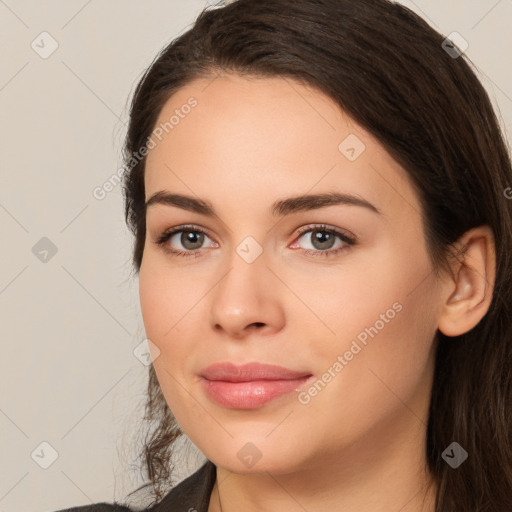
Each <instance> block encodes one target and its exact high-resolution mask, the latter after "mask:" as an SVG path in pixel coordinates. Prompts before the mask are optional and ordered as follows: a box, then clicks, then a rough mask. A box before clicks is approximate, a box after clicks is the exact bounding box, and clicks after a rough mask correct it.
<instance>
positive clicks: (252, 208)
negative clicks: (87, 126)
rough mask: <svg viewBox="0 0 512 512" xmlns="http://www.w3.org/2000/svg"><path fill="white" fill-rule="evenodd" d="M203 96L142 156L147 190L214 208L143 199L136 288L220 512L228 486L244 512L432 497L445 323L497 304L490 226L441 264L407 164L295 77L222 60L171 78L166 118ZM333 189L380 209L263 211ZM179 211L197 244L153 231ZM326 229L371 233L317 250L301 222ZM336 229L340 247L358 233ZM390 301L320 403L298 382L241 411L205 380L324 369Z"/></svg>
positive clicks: (412, 509) (408, 511) (461, 322)
mask: <svg viewBox="0 0 512 512" xmlns="http://www.w3.org/2000/svg"><path fill="white" fill-rule="evenodd" d="M190 97H194V98H195V99H196V100H197V102H198V103H197V106H196V107H195V108H194V109H193V110H192V111H191V112H190V113H189V114H188V115H187V116H185V117H184V118H183V119H180V122H179V124H177V125H176V126H174V127H173V129H172V130H170V131H169V133H168V134H166V135H165V136H164V137H162V140H161V141H158V144H157V145H156V146H155V147H154V148H153V149H151V150H150V152H149V154H148V157H147V164H146V176H145V186H146V199H149V198H150V197H151V196H152V195H153V194H154V193H156V192H158V191H166V192H172V193H179V194H185V195H189V196H192V197H194V198H201V199H203V200H205V201H208V202H210V203H211V204H212V205H213V207H214V208H215V210H216V212H217V214H218V217H217V218H216V217H208V216H205V215H203V214H199V213H196V212H190V211H187V210H185V209H182V208H178V207H176V206H170V205H162V204H154V205H152V206H150V207H148V211H147V219H146V220H147V237H146V242H145V244H146V245H145V248H144V256H143V260H142V265H141V268H140V274H139V289H140V302H141V310H142V315H143V319H144V325H145V329H146V334H147V337H148V338H149V339H150V340H151V341H152V342H153V343H154V346H153V350H152V354H153V358H154V363H153V364H154V367H155V370H156V373H157V376H158V379H159V382H160V385H161V387H162V391H163V393H164V396H165V398H166V400H167V403H168V405H169V407H170V408H171V410H172V411H173V413H174V415H175V417H176V419H177V421H178V423H179V425H180V426H181V428H182V429H183V430H184V431H185V433H186V434H187V435H188V437H189V438H190V439H191V441H192V442H193V443H194V444H195V445H196V446H197V447H198V448H199V450H200V451H201V452H202V453H203V454H204V455H205V456H206V457H208V458H209V459H210V460H212V461H213V462H214V463H215V464H216V466H217V483H216V485H215V487H214V490H213V492H212V496H211V500H210V507H209V511H210V512H212V511H219V510H221V508H220V505H219V494H220V500H221V501H222V510H223V511H224V512H229V511H234V510H239V509H240V506H241V504H243V509H244V511H247V512H252V511H260V512H261V511H267V512H271V511H272V512H285V511H286V512H292V511H304V510H308V511H309V512H320V511H324V510H344V511H345V512H356V511H357V512H367V511H368V512H369V511H371V512H379V511H382V512H384V511H385V512H389V511H395V510H396V511H398V510H400V511H401V512H420V511H421V512H423V511H433V510H434V502H433V498H434V493H435V490H436V487H435V484H433V485H432V486H431V487H430V488H429V489H428V488H427V484H428V483H429V482H430V475H429V473H428V471H427V470H426V458H425V452H424V443H425V436H426V425H427V421H428V406H429V400H430V394H431V386H432V379H433V370H434V353H435V334H436V331H437V329H440V330H441V331H443V332H444V333H445V334H447V335H449V336H455V335H457V334H461V333H463V332H466V331H468V330H469V329H471V328H472V327H473V326H474V325H476V324H477V323H478V321H479V320H480V319H481V318H482V317H483V316H484V314H485V313H486V311H487V310H488V307H489V304H490V299H491V293H492V286H493V282H494V252H493V251H494V248H493V240H492V235H491V233H490V231H489V230H488V229H487V228H486V227H480V228H475V229H474V230H472V231H471V232H468V233H466V234H465V236H464V237H463V238H462V239H461V240H460V243H461V244H462V243H464V244H466V245H467V248H468V251H467V253H466V256H465V259H464V260H460V259H459V260H456V261H453V262H452V267H451V268H452V272H451V273H449V274H448V273H443V274H442V276H441V277H436V276H435V274H434V273H433V271H432V265H431V262H430V260H429V257H428V253H427V247H426V244H425V240H424V231H423V226H422V222H421V215H420V212H421V208H420V204H419V200H418V197H417V194H416V193H415V191H414V189H413V187H412V185H411V183H410V181H409V179H408V177H407V174H406V172H405V171H404V170H403V169H402V168H401V167H400V166H399V165H398V164H397V163H396V162H395V161H394V160H393V159H392V158H391V157H390V156H389V155H388V153H387V152H386V151H385V150H384V149H383V147H382V146H381V145H380V144H379V142H378V141H377V140H376V139H375V138H374V137H372V136H371V135H370V134H369V133H367V132H366V131H365V130H364V129H362V128H361V127H360V126H359V125H358V124H356V123H355V122H354V121H353V120H351V119H350V118H349V117H348V116H347V115H346V114H345V113H344V112H342V111H341V110H340V109H339V107H338V106H337V105H336V104H335V103H333V101H332V100H330V99H329V98H328V97H326V96H325V95H323V94H322V93H320V92H319V91H317V90H315V89H312V88H309V87H306V86H304V85H301V84H299V83H297V82H295V81H292V80H290V79H284V78H248V77H240V76H237V75H227V74H223V75H220V76H218V77H217V78H215V79H214V80H213V81H212V78H208V79H200V80H195V81H194V82H192V83H190V84H188V85H186V86H185V87H183V88H182V89H180V90H179V91H178V92H176V93H175V94H174V95H173V96H172V97H171V98H170V99H169V100H168V101H167V103H166V104H165V106H164V108H163V110H162V112H161V114H160V117H159V120H158V121H157V125H158V124H159V123H161V122H165V121H166V120H168V119H169V117H170V116H171V115H172V114H173V113H174V112H175V110H176V109H180V108H181V107H182V105H184V104H185V103H187V100H188V99H189V98H190ZM351 134H352V135H356V136H357V137H358V138H359V140H360V141H362V142H363V143H364V145H365V150H364V151H363V152H362V153H361V154H360V156H358V158H357V159H355V160H354V161H350V160H349V159H348V158H347V157H346V156H345V155H344V154H343V153H342V152H341V151H340V150H339V149H338V146H339V144H340V143H341V142H342V141H343V140H344V139H345V138H346V137H347V136H348V135H351ZM333 191H336V192H340V193H350V194H353V195H356V196H358V197H361V198H364V199H365V200H367V201H369V202H370V203H372V204H373V205H374V206H375V207H376V208H378V210H379V211H380V212H381V213H380V214H376V213H375V212H373V211H371V210H370V209H367V208H363V207H360V206H353V205H330V206H327V207H323V208H318V209H314V210H309V211H300V212H294V213H290V214H288V215H284V216H282V217H274V216H272V215H271V214H270V213H269V209H270V207H271V205H272V204H273V203H274V201H276V200H279V199H284V198H288V197H292V196H296V195H300V194H306V193H308V194H316V193H323V192H333ZM182 224H193V225H195V226H198V227H200V228H203V229H204V230H206V231H207V234H208V235H207V237H205V239H204V242H203V245H202V246H200V245H199V244H197V245H196V247H201V248H200V249H196V255H195V257H182V256H176V255H172V254H169V253H167V252H165V250H164V249H163V247H162V246H159V245H157V244H156V243H154V242H155V241H156V240H157V239H158V238H159V236H160V235H161V234H162V232H164V231H165V230H166V229H169V228H172V227H175V226H180V225H182ZM318 224H326V225H327V226H329V227H331V228H335V229H336V230H338V231H341V232H345V233H348V234H350V235H351V236H355V237H356V238H357V244H356V245H353V246H348V245H345V247H344V249H343V250H341V251H340V252H338V253H337V254H334V255H332V256H329V257H326V256H324V255H321V254H318V255H316V256H315V255H312V254H307V253H305V252H304V251H305V250H308V249H309V250H310V251H316V253H319V252H322V250H323V251H324V252H325V250H327V249H329V247H327V249H322V246H321V245H320V246H319V245H318V244H317V245H314V241H313V239H312V237H311V231H310V232H309V233H305V234H302V235H300V236H299V234H298V230H299V228H303V227H308V226H311V227H312V228H314V227H315V226H316V225H318ZM189 229H190V228H189ZM321 232H322V233H323V231H321ZM247 236H251V237H253V238H254V239H255V240H256V241H257V242H258V244H259V246H260V247H261V249H262V251H263V252H262V253H261V255H260V256H259V257H258V258H257V259H256V260H255V261H254V262H252V263H248V262H247V261H245V260H244V259H243V258H242V257H241V256H240V255H239V254H238V253H237V251H236V249H237V247H238V246H239V244H240V243H241V242H242V241H243V240H244V239H245V238H246V237H247ZM172 240H173V241H172V242H171V241H168V242H167V246H169V247H172V248H174V249H176V250H181V251H186V250H187V247H185V246H184V245H183V244H182V243H180V235H178V236H174V237H173V239H172ZM336 240H337V241H336V242H335V247H334V248H337V247H341V246H343V245H344V243H343V241H342V240H340V239H337V238H336ZM188 247H190V245H189V246H188ZM192 247H194V246H192ZM319 247H320V248H319ZM188 250H190V249H188ZM192 250H193V249H192ZM251 250H253V249H251ZM396 303H398V304H399V305H400V306H401V310H400V312H397V313H396V315H394V318H393V319H391V320H389V321H388V322H386V323H385V325H384V327H383V328H382V329H380V330H379V331H378V334H376V335H375V336H374V337H373V338H370V337H369V338H368V341H367V345H365V346H362V350H360V351H359V352H358V353H357V355H354V356H353V358H352V359H351V360H350V361H347V364H346V365H344V366H343V369H342V370H341V371H339V372H337V373H336V374H335V377H333V378H332V379H331V381H330V382H329V383H328V384H327V385H326V386H325V387H324V388H323V389H322V390H321V392H319V393H317V395H316V396H314V397H311V400H310V401H309V402H308V403H307V404H304V403H300V402H299V400H298V394H297V393H296V392H292V393H289V394H287V395H284V396H282V397H280V398H278V399H276V400H273V401H271V402H269V403H267V404H265V405H264V406H263V407H261V408H258V409H252V410H242V409H227V408H224V407H222V406H220V405H218V404H216V403H215V402H212V401H211V400H210V399H209V398H208V396H207V395H206V394H205V392H204V391H203V389H202V387H201V386H200V378H199V376H198V374H199V372H200V371H201V370H202V369H203V368H205V367H206V366H208V365H210V364H212V363H214V362H219V361H232V362H234V363H236V364H242V363H246V362H254V361H259V362H263V363H269V364H278V365H281V366H285V367H288V368H291V369H294V370H304V371H306V370H307V371H309V372H310V373H312V374H313V375H314V376H315V377H317V378H321V376H322V375H323V374H324V373H325V372H326V370H327V369H328V368H329V367H332V366H333V364H334V363H335V361H336V360H337V357H338V356H339V355H342V356H343V354H345V352H346V351H347V350H349V349H350V347H351V343H352V342H353V340H355V339H356V337H357V335H358V334H360V333H361V332H363V331H364V330H365V328H369V327H370V326H374V325H375V324H376V321H377V320H379V319H380V318H382V317H381V316H380V315H382V314H385V313H386V311H387V310H389V309H390V308H391V309H393V308H392V305H393V304H396ZM379 325H380V324H379ZM359 345H361V343H359ZM249 442H250V443H252V444H253V445H255V446H256V447H257V449H258V450H259V452H260V453H261V458H260V459H259V461H258V462H257V463H256V464H255V465H254V466H252V467H251V468H249V467H247V465H246V464H244V462H243V461H242V460H241V459H239V458H238V456H237V453H238V452H239V450H240V449H241V448H242V447H243V446H244V445H246V443H249Z"/></svg>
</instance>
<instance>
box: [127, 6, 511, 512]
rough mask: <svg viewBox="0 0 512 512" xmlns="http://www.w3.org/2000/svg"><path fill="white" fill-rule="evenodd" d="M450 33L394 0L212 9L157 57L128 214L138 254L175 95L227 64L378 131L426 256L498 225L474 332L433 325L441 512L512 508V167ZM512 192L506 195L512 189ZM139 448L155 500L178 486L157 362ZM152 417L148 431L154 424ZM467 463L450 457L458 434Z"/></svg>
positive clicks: (130, 145) (141, 91)
mask: <svg viewBox="0 0 512 512" xmlns="http://www.w3.org/2000/svg"><path fill="white" fill-rule="evenodd" d="M444 40H445V36H443V35H441V34H440V33H438V32H436V31H435V30H434V29H432V28H431V27H430V26H429V25H428V24H427V23H426V22H425V21H424V20H423V19H421V18H420V17H418V16H417V15H416V14H414V13H413V12H412V11H410V10H409V9H407V8H406V7H403V6H401V5H399V4H395V3H392V2H390V1H387V0H357V1H355V0H257V1H255V0H237V1H235V2H233V3H230V5H226V6H224V7H221V8H219V7H216V8H208V9H205V10H203V12H202V13H201V14H200V15H199V17H198V18H197V20H196V22H195V24H194V25H193V26H192V28H190V29H189V30H188V31H187V32H185V33H184V34H183V35H181V36H180V37H178V38H177V39H175V40H174V41H173V42H171V43H170V44H169V45H168V46H167V47H166V48H164V49H163V50H162V51H161V52H160V54H159V55H158V56H157V57H156V58H155V60H154V61H153V63H152V64H151V65H150V67H149V68H148V69H147V71H146V72H145V73H144V75H143V76H142V78H141V80H140V82H139V83H138V85H137V87H136V90H135V92H134V95H133V99H132V103H131V110H130V121H129V127H128V133H127V136H126V142H125V148H124V155H125V160H126V172H125V174H124V193H125V214H126V221H127V223H128V226H129V227H130V228H131V230H132V232H133V234H134V235H135V244H134V251H133V263H134V268H135V271H136V272H138V271H139V269H140V264H141V261H142V255H143V249H144V241H145V234H146V225H145V207H144V199H145V191H144V165H145V158H143V157H142V158H140V157H137V158H135V159H134V158H133V157H134V155H140V149H141V148H143V147H144V146H145V145H146V144H147V142H148V137H149V136H150V135H151V133H152V130H153V129H154V128H155V123H156V120H157V117H158V115H159V113H160V111H161V109H162V107H163V105H164V103H165V102H166V101H167V100H168V99H169V97H170V96H171V95H172V94H173V93H175V92H176V91H177V90H178V89H180V88H181V87H183V86H184V85H186V84H187V83H189V82H190V81H192V80H193V79H195V78H199V77H209V76H211V77H214V76H215V74H216V73H218V72H230V73H237V74H239V75H242V76H244V75H247V76H248V75H253V76H260V77H287V78H292V79H295V80H298V81H300V82H301V83H304V84H307V85H309V86H313V87H315V88H316V89H317V90H319V91H322V92H323V93H325V94H327V95H328V96H329V97H330V98H332V99H333V100H334V101H335V102H336V103H337V104H338V105H339V107H340V108H341V109H343V110H344V111H345V112H347V113H348V115H350V116H351V117H352V118H353V119H354V120H355V121H356V122H358V123H359V124H360V125H361V126H363V127H364V128H365V129H367V130H368V131H369V132H370V133H372V134H373V135H374V136H375V137H376V138H377V139H378V140H379V141H380V143H381V144H382V145H383V146H384V147H385V148H386V150H387V151H388V152H389V153H390V155H391V156H392V157H393V158H394V159H395V160H396V161H397V162H398V163H399V164H401V166H402V167H403V168H404V169H405V170H406V171H407V173H408V176H409V178H410V180H411V182H412V183H413V185H414V187H415V190H416V192H417V194H418V196H419V198H420V201H421V205H422V219H423V226H424V230H425V237H426V241H427V246H428V251H429V255H430V257H431V260H432V263H433V266H434V268H435V269H436V271H438V270H440V269H441V268H446V265H447V261H448V256H449V254H450V251H451V249H452V247H453V245H452V244H453V243H454V242H455V241H457V239H458V238H459V237H460V236H461V235H462V234H463V233H465V232H466V231H467V230H469V229H470V228H473V227H476V226H480V225H488V226H490V227H491V229H492V231H493V233H494V238H495V242H496V280H495V287H494V293H493V299H492V303H491V306H490V309H489V311H488V312H487V314H486V316H485V317H484V318H483V319H482V320H481V321H480V323H479V324H478V325H477V326H476V327H474V328H473V329H472V330H470V331H469V332H467V333H465V334H463V335H461V336H457V337H454V338H448V337H446V336H444V335H443V334H442V333H441V332H439V331H438V333H437V336H438V338H437V341H438V349H437V355H436V367H435V375H434V384H433V390H432V399H431V405H430V413H429V420H428V428H427V438H426V444H425V450H426V454H427V460H428V466H429V469H430V471H431V472H432V474H433V475H434V478H435V480H436V482H437V484H438V492H437V502H436V512H452V511H454V512H455V511H457V512H479V511H481V512H484V511H485V512H494V511H495V512H504V511H511V510H512V262H511V255H512V215H511V206H512V200H510V195H511V194H510V192H512V189H510V187H512V170H511V162H510V157H509V154H508V150H507V146H506V143H505V140H504V137H503V135H502V133H501V131H500V127H499V122H498V120H497V118H496V116H495V113H494V111H493V108H492V105H491V103H490V101H489V98H488V95H487V93H486V92H485V90H484V88H483V87H482V85H481V84H480V82H479V80H478V79H477V77H476V75H475V73H474V72H473V71H472V69H471V67H472V66H471V63H470V61H469V59H467V57H466V56H465V55H459V54H460V52H459V54H457V53H455V54H454V51H456V49H455V50H454V49H453V48H452V51H451V52H450V51H446V50H447V45H446V43H443V41H444ZM507 191H509V193H508V194H507ZM145 422H146V425H147V426H148V433H147V435H146V437H145V440H144V446H143V449H142V462H143V465H144V471H145V476H146V477H147V478H148V479H149V483H148V484H147V485H150V486H151V489H152V493H153V497H154V500H155V501H158V500H160V499H161V497H162V496H163V494H164V493H165V492H166V489H165V487H166V486H167V487H169V483H170V478H171V476H172V471H173V468H172V466H171V464H170V458H171V455H172V453H173V444H174V443H175V441H176V439H177V438H178V437H179V436H180V435H181V434H182V432H181V430H180V429H179V427H178V425H177V424H176V421H175V420H174V417H173V415H172V413H171V411H170V410H169V408H168V406H167V404H166V402H165V399H164V397H163V394H162V392H161V390H160V386H159V384H158V380H157V377H156V374H155V371H154V369H153V367H152V366H151V367H150V368H149V382H148V399H147V404H146V416H145ZM149 426H150V428H149ZM453 441H456V442H457V443H459V444H460V445H461V446H462V447H463V448H464V449H465V450H466V451H467V452H468V454H469V457H468V459H467V460H466V461H465V462H464V463H463V464H462V465H460V466H459V467H458V468H457V469H452V467H450V466H449V465H448V464H447V463H446V462H445V461H444V460H443V459H442V457H441V454H442V452H443V451H444V450H445V449H446V448H447V447H448V446H449V445H450V444H451V443H452V442H453Z"/></svg>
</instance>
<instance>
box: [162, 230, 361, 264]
mask: <svg viewBox="0 0 512 512" xmlns="http://www.w3.org/2000/svg"><path fill="white" fill-rule="evenodd" d="M184 231H185V232H190V233H202V234H204V235H206V236H207V237H208V238H210V236H209V235H208V233H206V231H204V230H203V229H201V228H200V227H198V226H193V225H187V226H177V227H175V228H171V229H169V230H167V231H164V232H163V233H162V234H161V235H160V237H159V238H158V239H157V240H156V241H155V243H156V244H157V245H158V246H161V247H162V248H163V250H164V251H165V252H166V253H169V254H172V255H173V256H179V257H184V258H188V257H198V256H199V255H200V251H201V249H196V250H192V251H177V250H176V249H170V248H169V247H168V246H166V245H165V244H166V242H167V241H168V240H169V239H170V238H171V237H172V236H173V235H175V234H176V233H181V232H184ZM312 231H320V232H323V233H328V234H330V235H335V236H337V237H338V238H340V239H341V240H342V241H343V242H344V245H343V246H342V247H338V248H337V249H328V250H325V251H321V250H312V249H301V250H302V252H303V253H304V254H306V255H307V256H314V257H317V256H320V257H324V258H325V257H330V256H335V255H336V254H338V253H339V252H340V251H343V250H345V249H347V246H348V247H350V246H354V245H356V244H357V239H356V238H353V237H350V236H348V235H346V234H345V233H342V232H340V231H338V230H336V229H333V228H329V227H328V226H326V225H325V224H321V225H315V226H307V227H304V228H303V229H301V230H300V231H299V233H298V235H297V238H296V239H299V238H301V237H302V235H304V234H305V233H309V232H312Z"/></svg>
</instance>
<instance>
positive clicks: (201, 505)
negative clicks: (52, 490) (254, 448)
mask: <svg viewBox="0 0 512 512" xmlns="http://www.w3.org/2000/svg"><path fill="white" fill-rule="evenodd" d="M216 474H217V472H216V468H215V465H214V464H213V462H211V461H210V460H207V461H206V462H205V463H204V464H203V465H202V466H201V467H200V468H199V469H198V470H197V471H196V472H195V473H193V474H192V475H190V476H189V477H188V478H186V479H185V480H183V481H182V482H180V483H179V484H178V485H177V486H176V487H174V488H173V489H171V490H170V491H169V492H168V493H167V494H166V496H165V497H164V498H163V499H162V500H161V501H160V503H157V504H156V505H153V506H152V507H150V508H148V509H146V512H208V505H209V503H210V495H211V492H212V489H213V485H214V484H215V478H216ZM57 512H131V510H130V509H129V508H127V507H124V506H122V505H119V504H110V503H95V504H94V505H85V506H82V507H74V508H69V509H65V510H59V511H57Z"/></svg>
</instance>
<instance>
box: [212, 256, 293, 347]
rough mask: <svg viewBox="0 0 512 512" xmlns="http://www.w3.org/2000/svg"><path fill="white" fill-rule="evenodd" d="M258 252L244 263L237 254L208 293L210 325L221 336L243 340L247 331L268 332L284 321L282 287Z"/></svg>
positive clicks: (276, 329) (277, 328)
mask: <svg viewBox="0 0 512 512" xmlns="http://www.w3.org/2000/svg"><path fill="white" fill-rule="evenodd" d="M279 284H280V283H279V280H278V279H277V278H276V277H275V275H274V273H273V272H272V271H271V270H270V269H269V268H268V266H267V262H266V258H265V257H264V254H262V255H261V256H260V257H259V258H257V259H256V260H255V261H253V262H252V263H247V262H246V261H245V260H244V259H243V258H241V257H240V256H239V255H238V254H237V253H234V255H233V257H232V258H231V259H230V266H229V268H228V270H227V271H226V272H225V273H224V275H223V277H222V278H221V279H220V281H219V282H218V284H217V285H216V286H215V287H214V289H213V290H212V292H211V294H210V295H211V297H210V301H211V314H210V318H211V327H212V329H213V330H214V331H216V332H217V333H220V334H224V335H225V336H228V337H232V338H236V339H243V338H245V337H247V336H249V335H250V334H251V333H255V332H257V333H259V334H260V335H271V334H275V333H276V332H278V331H280V330H281V329H282V328H283V326H284V324H285V310H284V305H283V301H282V297H281V295H280V294H281V293H283V289H282V288H283V287H282V286H279Z"/></svg>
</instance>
